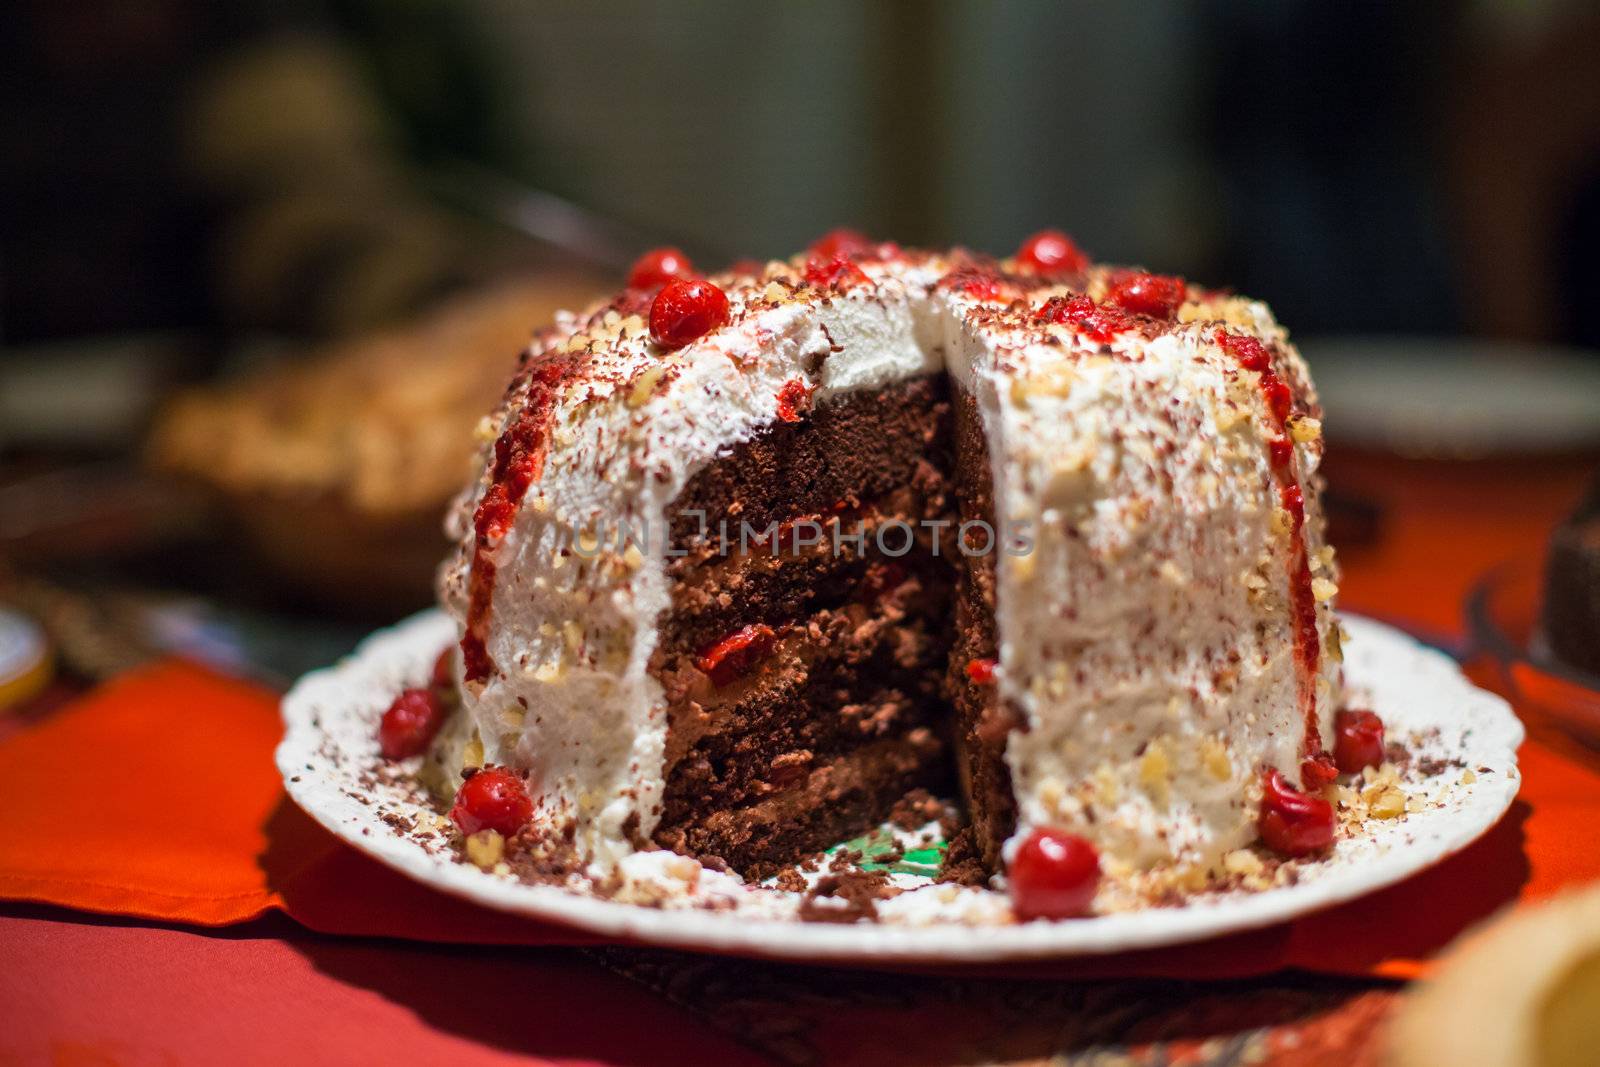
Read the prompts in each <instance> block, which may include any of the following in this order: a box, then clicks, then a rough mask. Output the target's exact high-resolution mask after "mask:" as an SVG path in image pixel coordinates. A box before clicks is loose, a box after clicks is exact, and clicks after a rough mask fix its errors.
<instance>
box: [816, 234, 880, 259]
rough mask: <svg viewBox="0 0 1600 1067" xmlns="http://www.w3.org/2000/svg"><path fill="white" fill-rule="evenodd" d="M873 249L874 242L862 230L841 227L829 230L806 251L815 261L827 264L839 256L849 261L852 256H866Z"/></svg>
mask: <svg viewBox="0 0 1600 1067" xmlns="http://www.w3.org/2000/svg"><path fill="white" fill-rule="evenodd" d="M872 247H873V244H872V240H871V238H869V237H868V236H867V235H866V234H864V233H862V232H861V231H860V230H852V229H850V228H849V227H847V226H841V227H839V228H838V229H836V230H829V231H828V232H827V233H825V234H823V235H822V236H821V237H818V238H817V239H816V240H815V241H812V242H811V247H810V248H808V249H806V251H808V252H810V253H811V256H812V258H813V259H820V260H822V261H824V262H826V261H829V260H832V259H836V258H838V257H839V256H844V257H845V258H846V259H848V258H849V257H851V256H859V255H864V254H866V253H867V252H870V251H872Z"/></svg>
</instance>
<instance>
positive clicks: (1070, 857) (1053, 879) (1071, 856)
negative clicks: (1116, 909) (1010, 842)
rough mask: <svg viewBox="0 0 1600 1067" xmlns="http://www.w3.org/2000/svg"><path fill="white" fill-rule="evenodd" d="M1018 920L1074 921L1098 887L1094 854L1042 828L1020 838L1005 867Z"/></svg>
mask: <svg viewBox="0 0 1600 1067" xmlns="http://www.w3.org/2000/svg"><path fill="white" fill-rule="evenodd" d="M1006 882H1007V884H1008V885H1009V887H1010V890H1011V906H1012V908H1013V909H1014V910H1015V911H1016V913H1017V917H1018V918H1019V919H1075V918H1078V917H1079V916H1082V915H1084V914H1086V913H1087V912H1088V911H1089V905H1090V904H1092V903H1093V902H1094V894H1095V890H1096V889H1097V888H1098V887H1099V885H1100V853H1099V852H1097V851H1095V847H1094V846H1093V845H1091V844H1090V843H1089V842H1088V841H1086V840H1084V839H1083V838H1081V837H1079V836H1078V835H1077V834H1069V833H1066V832H1065V831H1062V830H1052V829H1049V828H1048V827H1046V828H1041V829H1038V830H1034V831H1033V832H1032V833H1030V834H1029V835H1028V836H1027V837H1025V838H1023V840H1022V844H1021V845H1020V846H1018V848H1017V852H1016V855H1014V856H1012V857H1011V863H1010V864H1009V865H1008V866H1007V868H1006Z"/></svg>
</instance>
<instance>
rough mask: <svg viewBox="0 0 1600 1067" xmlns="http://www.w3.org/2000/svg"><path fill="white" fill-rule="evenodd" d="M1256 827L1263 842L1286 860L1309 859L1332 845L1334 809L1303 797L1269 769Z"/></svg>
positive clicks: (1311, 798)
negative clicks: (1291, 858) (1311, 855)
mask: <svg viewBox="0 0 1600 1067" xmlns="http://www.w3.org/2000/svg"><path fill="white" fill-rule="evenodd" d="M1263 786H1264V788H1263V791H1262V794H1261V815H1260V819H1259V821H1258V822H1257V824H1256V829H1257V831H1258V832H1259V833H1260V834H1261V840H1262V841H1265V842H1266V844H1267V847H1268V848H1270V849H1272V850H1273V851H1274V852H1276V853H1278V854H1279V855H1283V856H1309V855H1310V854H1312V853H1313V852H1321V851H1322V850H1323V849H1325V848H1327V847H1328V846H1329V845H1331V844H1333V805H1332V804H1329V803H1328V802H1327V801H1326V800H1323V799H1322V798H1321V797H1314V796H1311V795H1310V794H1308V793H1302V792H1300V791H1299V790H1297V789H1295V788H1294V787H1293V786H1291V785H1290V784H1289V783H1288V782H1287V781H1286V780H1285V779H1284V777H1283V775H1281V774H1279V773H1278V772H1277V771H1275V770H1271V769H1268V771H1267V773H1266V775H1265V779H1264V782H1263Z"/></svg>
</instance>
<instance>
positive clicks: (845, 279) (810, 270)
mask: <svg viewBox="0 0 1600 1067" xmlns="http://www.w3.org/2000/svg"><path fill="white" fill-rule="evenodd" d="M871 281H872V279H871V278H868V277H867V272H866V271H864V270H862V269H861V268H860V267H858V266H856V265H855V262H854V261H853V260H852V259H851V258H850V257H849V256H847V255H843V254H839V255H835V256H832V257H831V258H828V259H824V258H823V257H822V256H812V257H811V258H810V259H809V260H808V261H807V262H806V283H807V284H809V285H814V286H816V287H817V288H818V289H848V288H850V287H851V286H852V285H863V284H867V283H870V282H871Z"/></svg>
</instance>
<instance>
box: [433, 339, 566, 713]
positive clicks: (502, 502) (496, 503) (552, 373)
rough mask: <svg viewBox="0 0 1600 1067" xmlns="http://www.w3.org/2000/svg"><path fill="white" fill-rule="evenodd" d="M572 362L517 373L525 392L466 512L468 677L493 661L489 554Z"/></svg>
mask: <svg viewBox="0 0 1600 1067" xmlns="http://www.w3.org/2000/svg"><path fill="white" fill-rule="evenodd" d="M577 366H578V360H577V359H576V358H575V357H571V356H556V357H549V358H545V359H540V360H537V361H536V362H534V363H532V364H531V365H530V366H529V367H528V368H527V369H526V370H525V371H524V372H523V376H524V377H525V379H526V381H527V386H528V391H527V395H526V396H525V397H524V398H523V400H522V404H521V409H520V410H519V411H518V412H517V415H516V417H515V418H514V419H513V420H512V421H511V423H510V424H509V425H508V426H507V427H506V428H505V431H504V432H502V433H501V434H500V438H499V440H497V441H495V443H494V462H493V464H492V465H491V466H490V468H489V488H488V489H486V490H485V491H484V494H483V498H482V499H481V500H480V501H478V509H477V511H476V512H475V513H474V514H473V516H472V529H473V533H474V535H475V539H474V542H473V548H472V568H471V571H470V573H469V575H468V578H467V624H466V634H465V635H464V636H463V637H462V638H461V666H462V674H463V676H464V677H465V679H466V680H467V681H468V682H481V681H483V680H484V679H485V678H488V677H489V674H490V672H491V671H493V670H494V660H493V659H492V658H491V657H490V656H489V650H488V646H487V645H486V643H485V642H486V639H487V637H488V631H489V613H490V611H491V610H492V608H493V602H494V577H495V562H494V560H493V558H492V555H493V553H494V550H495V549H496V548H498V547H499V545H500V541H501V539H502V538H504V537H505V535H506V533H507V531H509V530H510V529H511V524H512V523H513V522H515V521H516V517H517V512H518V511H519V510H520V509H521V507H522V498H523V497H524V496H526V495H527V492H528V487H529V486H531V485H532V484H533V483H534V482H535V481H537V480H538V479H539V475H540V474H541V473H542V472H543V471H544V459H545V453H546V451H547V450H548V447H549V426H550V416H551V414H552V412H553V411H554V409H555V402H556V398H557V396H558V395H559V394H560V389H561V386H562V384H563V383H565V382H566V381H567V379H568V378H569V377H571V375H572V374H573V373H574V371H575V370H576V369H577ZM514 388H515V386H513V389H514Z"/></svg>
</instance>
